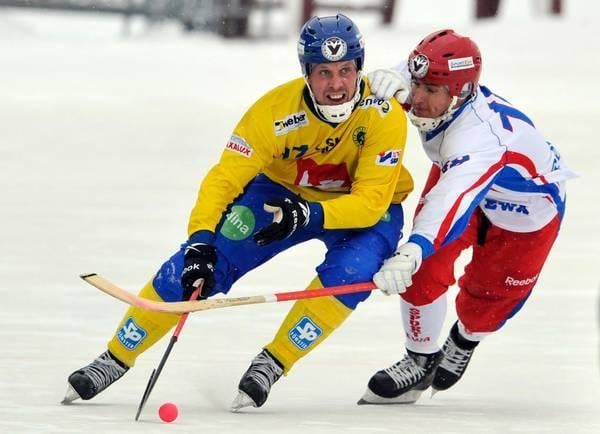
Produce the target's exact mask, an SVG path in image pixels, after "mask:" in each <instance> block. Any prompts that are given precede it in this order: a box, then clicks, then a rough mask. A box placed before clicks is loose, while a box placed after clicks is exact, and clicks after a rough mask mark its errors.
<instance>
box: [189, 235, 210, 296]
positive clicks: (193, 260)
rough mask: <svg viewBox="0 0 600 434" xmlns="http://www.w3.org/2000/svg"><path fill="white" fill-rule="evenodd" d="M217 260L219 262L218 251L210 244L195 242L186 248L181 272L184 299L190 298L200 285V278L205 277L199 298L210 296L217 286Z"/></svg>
mask: <svg viewBox="0 0 600 434" xmlns="http://www.w3.org/2000/svg"><path fill="white" fill-rule="evenodd" d="M215 262H217V251H216V250H215V248H214V247H213V246H211V245H210V244H203V243H195V244H190V245H188V246H187V247H186V248H185V253H184V256H183V271H182V273H181V286H182V288H183V297H182V300H189V299H190V297H191V296H192V293H193V292H194V290H195V289H196V287H197V286H198V283H197V281H198V279H204V285H202V290H201V291H200V293H199V294H198V297H197V298H198V299H201V298H206V297H207V296H208V294H209V293H210V292H211V291H212V289H213V288H214V287H215V276H214V272H215V268H214V265H215Z"/></svg>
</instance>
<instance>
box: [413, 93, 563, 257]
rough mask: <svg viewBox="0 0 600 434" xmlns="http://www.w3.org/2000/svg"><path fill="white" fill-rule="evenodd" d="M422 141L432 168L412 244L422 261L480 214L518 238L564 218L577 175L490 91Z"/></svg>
mask: <svg viewBox="0 0 600 434" xmlns="http://www.w3.org/2000/svg"><path fill="white" fill-rule="evenodd" d="M421 139H422V142H423V147H424V149H425V152H426V153H427V155H428V157H429V158H430V159H431V161H432V162H433V165H434V167H433V168H432V173H431V174H430V177H429V180H428V183H427V184H428V185H427V186H426V187H425V191H424V192H423V196H422V197H421V203H420V204H419V208H418V210H417V214H416V216H415V219H414V223H413V230H412V233H411V236H410V238H409V241H412V242H416V243H417V244H419V245H420V246H421V247H422V248H423V256H424V257H426V256H428V255H430V254H431V253H433V252H434V251H435V250H436V249H438V248H439V247H442V246H444V245H446V244H447V243H449V242H451V241H453V240H455V239H456V238H458V237H459V236H460V234H462V232H463V231H464V229H465V228H466V226H467V223H468V221H469V219H470V217H471V215H472V214H473V211H474V210H475V208H476V207H480V208H481V210H482V211H483V212H484V213H485V215H486V216H487V218H488V219H489V220H490V222H491V223H492V224H494V225H495V226H498V227H500V228H503V229H506V230H509V231H513V232H533V231H536V230H538V229H541V228H542V227H544V226H545V225H546V224H547V223H549V222H550V221H551V220H552V219H553V218H554V217H555V216H556V215H557V214H558V215H560V216H561V217H562V214H563V213H564V210H565V199H566V193H565V180H567V179H569V178H572V177H574V176H575V175H574V173H573V172H571V171H570V170H569V169H568V168H567V167H566V166H565V165H564V162H563V160H562V159H561V156H560V154H559V153H558V150H557V148H556V146H554V145H553V144H551V143H550V142H549V141H547V140H546V139H545V138H544V137H543V136H542V134H541V133H540V132H539V131H538V130H537V129H536V128H535V126H534V124H533V122H532V121H531V119H529V118H528V117H527V116H526V115H525V114H524V113H522V112H521V111H519V110H518V109H516V108H515V107H514V106H512V105H511V104H510V103H509V102H508V101H506V100H505V99H503V98H501V97H499V96H497V95H495V94H494V93H492V92H491V91H490V90H489V89H487V88H486V87H484V86H479V89H478V92H477V93H476V95H475V96H474V97H472V99H471V100H470V101H467V102H466V103H464V104H463V105H462V106H461V107H460V108H459V109H458V110H457V111H456V112H455V113H454V114H453V116H452V118H451V119H450V120H448V121H446V122H445V123H444V124H442V125H441V126H440V127H438V128H437V129H436V130H434V131H431V132H428V133H421Z"/></svg>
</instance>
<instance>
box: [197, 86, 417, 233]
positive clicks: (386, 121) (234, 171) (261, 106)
mask: <svg viewBox="0 0 600 434" xmlns="http://www.w3.org/2000/svg"><path fill="white" fill-rule="evenodd" d="M360 92H361V99H360V101H359V102H358V103H357V105H356V107H355V108H354V111H353V112H352V114H351V116H350V117H349V118H348V119H347V120H346V121H344V122H342V123H339V124H333V123H328V122H327V121H325V120H323V119H322V118H321V117H319V115H318V114H317V111H316V109H315V107H314V104H313V102H312V99H311V97H310V94H309V92H308V88H307V86H306V84H305V81H304V79H303V78H298V79H295V80H292V81H290V82H288V83H285V84H283V85H281V86H278V87H276V88H274V89H272V90H271V91H270V92H268V93H267V94H265V95H264V96H263V97H261V98H260V99H259V100H258V101H256V102H255V103H254V105H253V106H252V107H251V108H250V109H249V110H248V111H247V112H246V114H245V115H244V116H243V118H242V119H241V120H240V122H239V123H238V125H237V126H236V127H235V130H234V131H233V134H232V136H231V138H230V139H229V141H228V142H227V144H226V145H225V149H224V151H223V153H222V155H221V159H220V160H219V162H218V163H217V164H216V165H215V166H214V167H213V168H212V169H211V170H210V171H209V172H208V174H207V175H206V177H205V178H204V180H203V181H202V184H201V186H200V191H199V193H198V198H197V201H196V205H195V206H194V208H193V209H192V212H191V216H190V221H189V225H188V234H189V235H192V234H194V233H196V232H198V231H204V230H207V231H211V232H213V233H214V232H215V228H216V227H217V225H218V224H219V222H220V220H221V218H222V216H223V213H224V212H225V210H226V209H227V207H228V206H229V205H230V204H231V203H232V202H233V201H234V200H235V198H236V197H237V196H239V195H240V194H241V193H242V192H243V190H244V188H245V187H246V185H247V184H248V183H250V182H251V181H252V179H254V178H255V177H256V176H257V175H258V174H260V173H262V174H264V175H266V176H267V177H268V178H269V179H271V180H272V181H273V182H276V183H278V184H280V185H282V186H284V187H285V188H287V189H288V190H290V191H292V192H294V193H296V194H298V195H300V196H301V197H302V198H304V199H305V200H308V201H310V202H319V204H320V205H321V206H322V209H323V228H324V229H349V228H366V227H370V226H373V225H374V224H375V223H377V221H379V219H380V218H381V217H382V216H383V214H384V213H385V211H386V210H387V208H388V207H389V205H390V203H399V202H401V201H402V200H404V198H405V197H406V196H407V195H408V193H410V192H411V191H412V189H413V180H412V177H411V176H410V173H409V172H408V171H407V170H406V169H405V168H404V167H403V165H402V158H403V155H404V149H405V144H406V115H405V114H404V111H403V110H402V107H401V106H400V104H398V102H397V101H396V100H395V98H391V99H390V100H382V99H378V98H376V97H375V96H373V95H371V92H370V89H369V87H368V82H367V80H366V79H363V81H362V82H361V86H360Z"/></svg>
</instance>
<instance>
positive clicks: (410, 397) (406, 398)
mask: <svg viewBox="0 0 600 434" xmlns="http://www.w3.org/2000/svg"><path fill="white" fill-rule="evenodd" d="M422 393H423V391H422V390H409V391H408V392H406V393H403V394H402V395H400V396H396V397H394V398H384V397H383V396H379V395H377V394H375V393H373V392H372V391H371V389H368V388H367V391H366V392H365V394H364V395H363V396H362V398H360V399H359V400H358V402H357V404H358V405H388V404H414V403H415V402H417V399H419V397H420V396H421V394H422Z"/></svg>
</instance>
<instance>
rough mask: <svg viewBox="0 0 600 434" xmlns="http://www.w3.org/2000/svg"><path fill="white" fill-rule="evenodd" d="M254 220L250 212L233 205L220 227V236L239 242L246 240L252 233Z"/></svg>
mask: <svg viewBox="0 0 600 434" xmlns="http://www.w3.org/2000/svg"><path fill="white" fill-rule="evenodd" d="M255 225H256V218H255V217H254V213H253V212H252V210H251V209H250V208H248V207H246V206H243V205H234V206H232V207H231V211H229V214H227V215H226V216H225V221H224V222H223V225H222V226H221V231H220V232H221V234H222V235H223V236H224V237H225V238H228V239H230V240H233V241H240V240H245V239H246V238H248V237H249V236H250V235H251V234H252V232H253V231H254V226H255Z"/></svg>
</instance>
